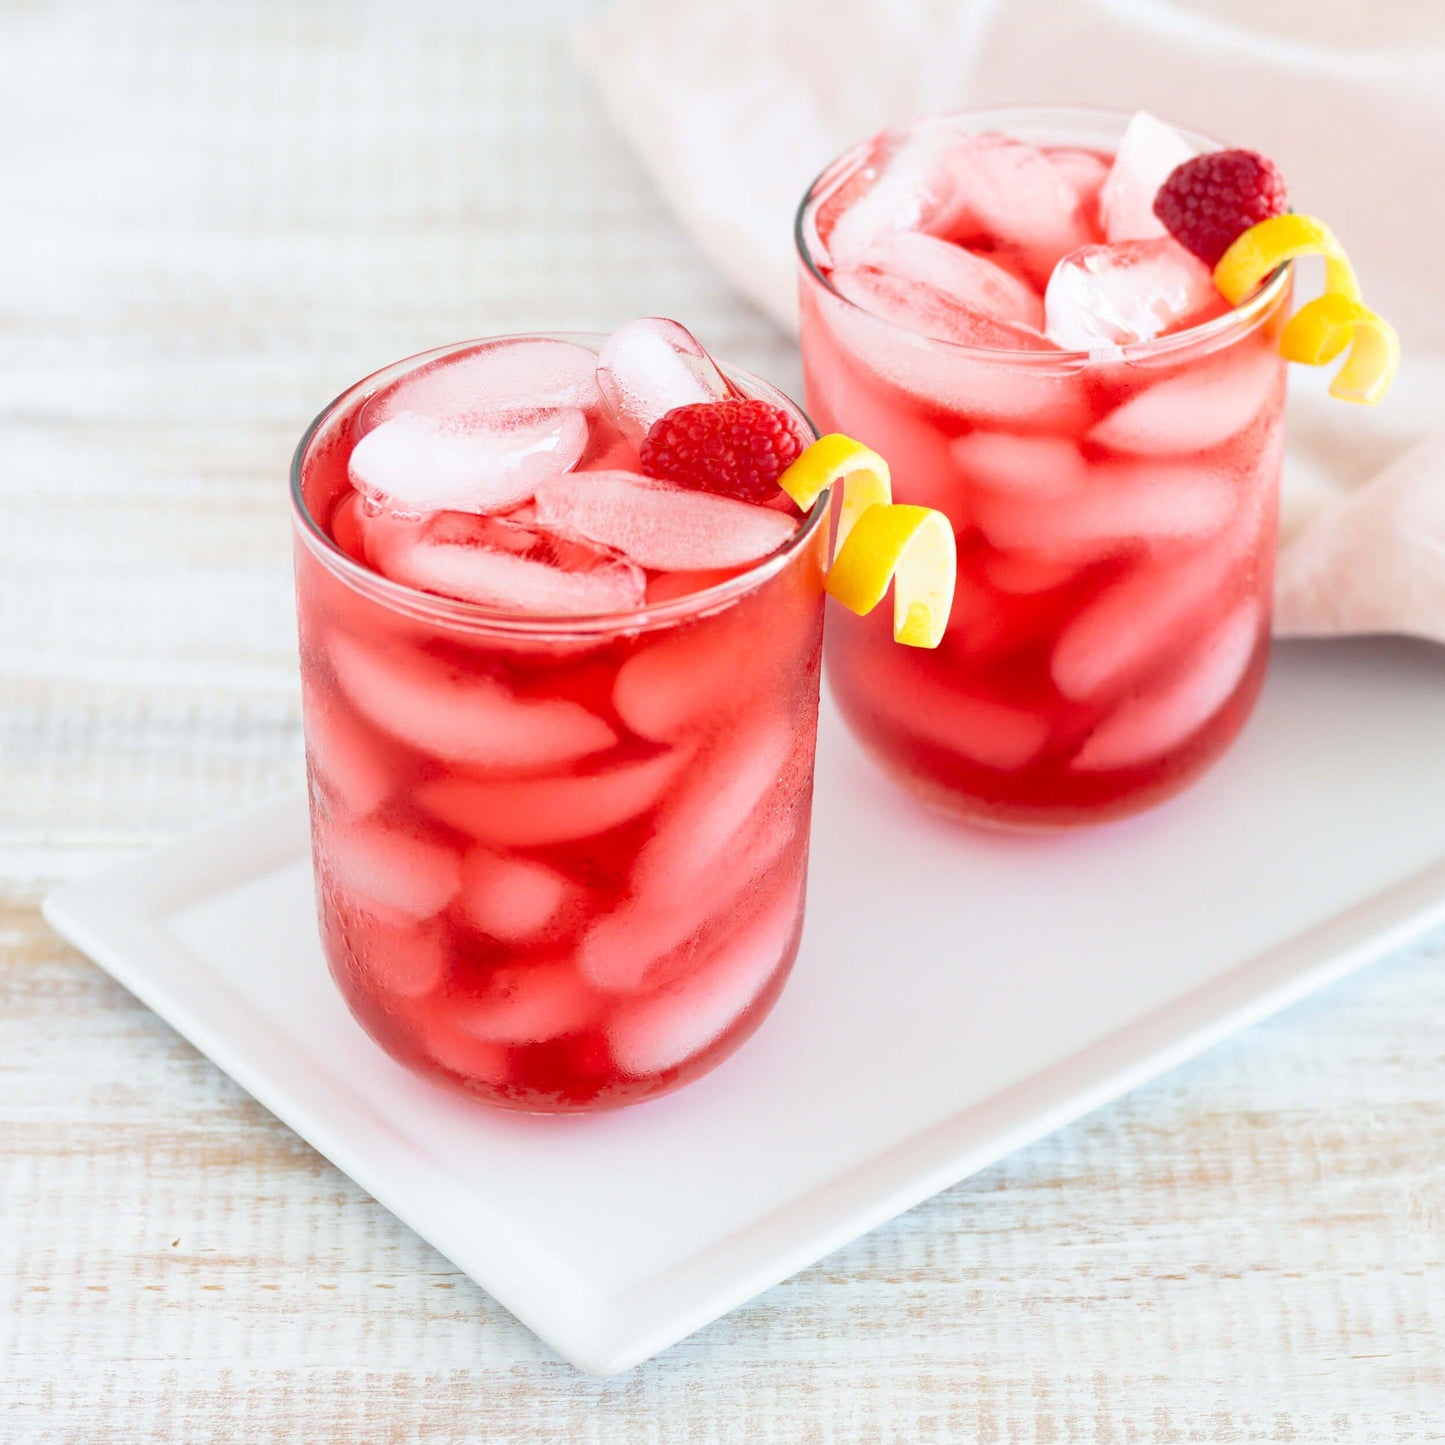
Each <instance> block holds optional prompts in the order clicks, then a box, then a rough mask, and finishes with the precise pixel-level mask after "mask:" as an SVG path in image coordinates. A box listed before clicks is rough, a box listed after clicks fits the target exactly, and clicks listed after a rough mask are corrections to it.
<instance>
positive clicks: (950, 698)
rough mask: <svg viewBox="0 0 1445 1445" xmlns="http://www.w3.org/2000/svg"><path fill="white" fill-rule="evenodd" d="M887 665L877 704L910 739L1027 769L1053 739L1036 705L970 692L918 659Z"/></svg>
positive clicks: (990, 764)
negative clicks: (1029, 706)
mask: <svg viewBox="0 0 1445 1445" xmlns="http://www.w3.org/2000/svg"><path fill="white" fill-rule="evenodd" d="M944 645H945V647H947V646H948V641H947V640H945V643H944ZM882 665H883V666H884V667H886V668H887V669H888V671H887V672H886V673H884V674H882V675H880V678H879V686H878V688H877V689H876V691H875V693H874V702H875V705H876V706H878V707H879V708H881V709H884V710H886V711H887V712H888V713H889V714H890V717H891V721H892V723H893V725H894V726H895V727H896V728H897V729H898V731H899V732H900V733H901V734H902V735H903V736H905V737H914V738H918V739H919V740H920V741H922V742H924V743H926V744H928V745H929V746H932V747H938V748H942V749H944V750H945V751H947V752H952V753H958V754H960V755H962V756H963V757H965V758H969V759H971V760H972V761H973V762H975V763H978V764H980V765H981V766H983V767H987V768H997V769H999V770H1001V771H1012V770H1014V769H1016V768H1022V767H1025V766H1026V765H1027V764H1029V763H1031V762H1032V761H1033V760H1034V759H1035V758H1036V757H1037V756H1038V754H1039V753H1040V752H1042V751H1043V748H1044V745H1045V743H1047V741H1048V736H1049V728H1048V723H1047V722H1045V721H1044V719H1043V718H1042V717H1041V716H1040V715H1039V714H1038V712H1036V711H1034V710H1033V709H1030V708H1027V707H1021V706H1017V705H1015V704H1014V703H1011V702H1006V701H1004V700H1002V699H999V698H994V697H988V696H985V695H983V694H982V693H979V692H977V691H969V690H966V689H965V688H963V687H960V686H959V685H958V683H957V681H956V679H955V678H953V677H950V676H948V675H947V674H946V673H940V672H939V671H937V670H936V669H935V667H933V666H930V665H928V664H920V663H918V662H916V661H915V660H914V659H912V658H908V659H905V660H903V662H902V663H898V662H897V661H896V660H895V659H893V658H891V657H889V658H887V659H886V661H884V662H883V663H882ZM946 665H947V664H946V663H945V666H946Z"/></svg>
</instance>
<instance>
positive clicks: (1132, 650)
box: [1050, 546, 1239, 698]
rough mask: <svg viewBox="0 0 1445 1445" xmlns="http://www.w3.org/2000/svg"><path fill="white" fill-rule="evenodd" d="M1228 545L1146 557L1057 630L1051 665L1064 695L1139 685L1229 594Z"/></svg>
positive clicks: (1231, 562) (1232, 563)
mask: <svg viewBox="0 0 1445 1445" xmlns="http://www.w3.org/2000/svg"><path fill="white" fill-rule="evenodd" d="M1238 566H1239V556H1238V554H1237V553H1236V551H1235V549H1234V548H1232V547H1220V546H1211V547H1207V548H1205V549H1204V550H1203V551H1202V552H1200V553H1199V554H1198V555H1196V556H1194V557H1193V558H1191V559H1189V560H1188V561H1185V562H1179V561H1176V560H1174V559H1172V558H1169V557H1167V556H1164V557H1158V558H1151V559H1150V561H1149V562H1148V563H1146V564H1142V565H1140V566H1139V567H1138V568H1137V569H1136V570H1134V571H1133V572H1131V573H1130V574H1129V575H1128V576H1127V577H1125V578H1124V579H1123V580H1122V581H1120V582H1116V583H1114V584H1113V585H1112V586H1110V587H1108V588H1106V589H1105V590H1104V591H1103V592H1102V593H1100V594H1099V596H1098V598H1097V599H1096V600H1095V601H1093V602H1091V603H1090V604H1089V605H1088V606H1087V607H1085V608H1084V609H1083V610H1082V611H1081V612H1079V613H1078V615H1077V616H1076V617H1075V618H1074V619H1073V621H1072V622H1070V623H1069V624H1068V625H1067V626H1066V627H1065V628H1064V629H1063V631H1062V632H1061V633H1060V634H1059V639H1058V642H1057V643H1056V644H1055V646H1054V652H1053V658H1052V661H1051V663H1050V669H1051V671H1052V674H1053V679H1054V685H1055V686H1056V687H1057V688H1058V689H1059V691H1060V692H1061V693H1063V694H1064V696H1065V697H1070V698H1092V697H1100V696H1104V695H1107V694H1110V693H1117V692H1120V691H1122V690H1123V689H1124V688H1126V687H1129V686H1132V685H1134V684H1136V683H1137V682H1138V681H1139V680H1140V679H1141V678H1142V677H1143V676H1144V675H1145V674H1146V673H1147V672H1149V671H1150V669H1152V668H1153V667H1155V666H1157V665H1158V664H1159V663H1160V661H1161V659H1164V658H1167V657H1168V656H1169V655H1170V654H1171V653H1172V652H1174V651H1175V650H1177V649H1178V647H1179V639H1180V638H1181V637H1187V636H1188V635H1190V633H1191V632H1192V631H1194V630H1198V629H1202V628H1204V627H1205V626H1206V625H1207V623H1208V620H1209V618H1210V617H1211V616H1213V615H1214V614H1215V613H1217V612H1218V610H1219V609H1220V607H1221V605H1223V604H1224V603H1226V602H1227V601H1228V600H1229V597H1228V592H1227V588H1228V585H1229V582H1230V572H1231V571H1232V570H1233V569H1235V568H1237V567H1238Z"/></svg>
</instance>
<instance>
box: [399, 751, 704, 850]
mask: <svg viewBox="0 0 1445 1445" xmlns="http://www.w3.org/2000/svg"><path fill="white" fill-rule="evenodd" d="M687 760H688V753H687V752H686V750H684V749H680V748H670V749H668V750H667V751H666V752H663V753H659V754H658V755H657V756H656V757H651V758H643V759H640V760H638V761H634V762H626V763H618V764H616V765H614V766H613V767H609V768H602V769H599V770H598V771H596V772H591V773H582V774H579V775H575V776H571V775H568V776H557V777H539V778H514V779H510V780H507V779H497V780H493V781H490V782H484V781H481V780H480V779H476V778H466V777H455V776H449V777H443V778H436V779H433V780H432V781H430V782H426V783H422V784H421V785H420V786H419V787H418V788H417V789H416V792H415V794H414V796H415V798H416V801H417V803H418V805H419V806H421V807H423V808H425V809H426V810H427V812H429V813H431V814H432V815H433V816H435V817H437V818H440V819H441V820H442V821H443V822H444V823H447V824H448V825H450V826H451V827H453V828H455V829H457V830H458V831H459V832H462V833H465V834H467V835H469V836H470V837H473V838H478V839H483V840H485V841H486V842H489V843H493V844H496V845H498V846H500V847H513V848H534V847H542V846H545V845H547V844H551V843H565V842H568V841H570V840H571V839H574V838H591V837H594V836H596V835H597V834H598V833H605V832H607V831H608V830H609V829H611V828H618V827H621V826H622V824H624V823H630V822H631V821H632V820H633V819H634V818H640V817H641V816H642V815H643V814H644V813H646V812H648V811H649V810H650V809H652V808H654V807H656V805H657V803H658V801H659V799H660V798H661V797H662V795H663V794H664V793H665V792H666V790H667V788H668V786H669V785H670V784H671V783H672V781H673V779H674V778H675V777H676V776H677V775H678V772H679V770H680V769H681V768H682V767H683V766H684V764H685V763H686V762H687Z"/></svg>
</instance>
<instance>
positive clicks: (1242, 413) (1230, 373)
mask: <svg viewBox="0 0 1445 1445" xmlns="http://www.w3.org/2000/svg"><path fill="white" fill-rule="evenodd" d="M1166 378H1167V379H1166V380H1164V381H1161V382H1159V383H1158V384H1157V385H1155V386H1151V387H1149V388H1148V390H1146V391H1141V392H1139V393H1138V394H1137V395H1135V396H1133V397H1131V398H1130V399H1129V400H1128V401H1126V402H1124V403H1123V405H1122V406H1119V407H1116V408H1115V409H1114V410H1113V411H1111V412H1110V413H1109V415H1108V416H1106V417H1105V418H1104V419H1103V421H1101V422H1100V423H1099V424H1098V425H1097V426H1096V427H1094V429H1093V431H1091V432H1090V433H1089V440H1090V441H1091V442H1095V443H1097V444H1098V445H1099V446H1103V447H1108V448H1109V449H1110V450H1111V451H1118V452H1131V453H1134V454H1136V455H1139V456H1163V455H1167V454H1168V453H1171V452H1173V453H1178V454H1181V455H1182V454H1187V453H1189V452H1201V451H1207V450H1208V449H1209V448H1210V447H1216V446H1219V445H1220V444H1221V443H1222V442H1226V441H1228V440H1229V439H1230V438H1231V437H1233V436H1235V435H1236V434H1237V433H1239V432H1241V431H1243V430H1244V428H1245V427H1247V426H1248V425H1249V424H1250V423H1251V422H1252V421H1254V419H1255V418H1256V417H1257V416H1258V415H1259V414H1260V412H1262V411H1263V410H1264V409H1265V407H1267V406H1268V405H1269V404H1270V403H1271V402H1272V401H1273V400H1274V398H1275V396H1276V395H1277V393H1278V390H1279V388H1280V387H1281V386H1282V385H1283V383H1284V362H1283V360H1282V359H1281V358H1280V356H1279V354H1278V353H1277V352H1276V351H1275V350H1274V349H1273V348H1272V347H1269V346H1262V345H1259V344H1257V343H1256V344H1251V345H1247V346H1233V347H1230V348H1228V349H1227V350H1225V351H1221V352H1220V353H1219V354H1218V355H1217V356H1215V357H1214V358H1212V359H1211V360H1201V361H1199V362H1197V363H1194V364H1191V365H1190V366H1189V367H1188V368H1187V369H1186V370H1183V371H1179V372H1174V373H1172V374H1170V373H1166Z"/></svg>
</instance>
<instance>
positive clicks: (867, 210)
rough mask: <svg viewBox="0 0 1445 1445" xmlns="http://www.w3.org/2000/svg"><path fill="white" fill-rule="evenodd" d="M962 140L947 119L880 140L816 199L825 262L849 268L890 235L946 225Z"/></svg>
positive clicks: (955, 128) (929, 122)
mask: <svg viewBox="0 0 1445 1445" xmlns="http://www.w3.org/2000/svg"><path fill="white" fill-rule="evenodd" d="M963 141H964V137H963V135H962V133H961V132H960V131H959V130H958V127H957V126H956V125H955V124H954V123H953V122H951V121H949V120H947V119H943V120H930V121H924V122H923V123H922V124H920V125H918V126H917V127H915V128H914V129H913V130H912V131H910V132H909V133H908V134H907V135H900V134H899V133H897V132H895V131H888V132H885V133H884V134H883V135H881V136H879V137H878V138H877V140H876V141H875V142H874V143H873V145H872V146H871V147H870V149H869V151H868V154H867V155H866V156H865V157H863V158H862V160H861V162H860V164H859V165H858V166H857V167H855V168H853V169H850V170H847V171H846V172H845V173H843V174H840V176H839V177H838V179H837V183H836V184H835V186H834V188H833V190H832V192H831V194H826V195H823V196H822V197H821V198H820V200H819V203H818V206H817V211H816V220H815V224H816V233H817V236H818V239H819V241H820V242H821V244H822V246H823V248H824V249H825V253H826V257H827V259H828V260H829V262H830V263H831V264H834V265H844V266H846V265H850V264H853V263H854V262H856V261H857V259H858V258H859V257H860V256H861V255H862V254H863V252H864V251H866V250H867V249H868V248H869V247H870V246H872V245H873V244H874V243H875V242H877V241H878V240H879V238H881V237H883V236H885V235H887V234H888V233H889V232H893V231H929V230H936V229H937V228H938V227H939V226H940V225H947V223H948V221H949V220H950V219H951V215H952V212H951V202H952V200H953V196H954V192H955V183H954V176H953V166H952V158H953V155H954V152H955V151H956V150H957V149H958V147H959V146H960V144H962V143H963Z"/></svg>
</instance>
